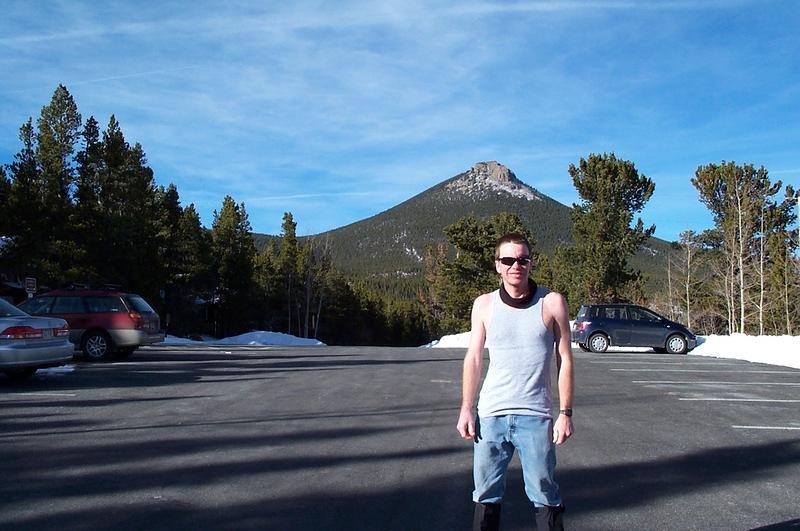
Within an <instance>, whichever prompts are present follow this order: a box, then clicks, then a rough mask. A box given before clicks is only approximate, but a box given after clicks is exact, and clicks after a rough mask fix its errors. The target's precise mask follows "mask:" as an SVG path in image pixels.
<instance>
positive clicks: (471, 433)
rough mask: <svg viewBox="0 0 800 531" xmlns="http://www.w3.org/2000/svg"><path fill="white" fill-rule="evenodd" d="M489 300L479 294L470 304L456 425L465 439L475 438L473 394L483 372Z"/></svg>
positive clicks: (476, 389)
mask: <svg viewBox="0 0 800 531" xmlns="http://www.w3.org/2000/svg"><path fill="white" fill-rule="evenodd" d="M490 300H491V299H490V298H489V297H488V296H487V295H481V296H480V297H478V298H477V299H475V302H474V303H473V305H472V318H471V321H472V330H471V332H470V336H469V347H468V348H467V355H466V356H464V369H463V373H462V380H461V412H460V414H459V416H458V425H457V426H456V428H457V429H458V433H459V434H460V435H461V437H462V438H464V439H467V440H470V439H474V438H475V395H476V394H477V393H478V385H479V384H480V380H481V374H482V373H483V346H484V344H485V343H486V327H485V325H484V322H485V315H486V312H487V306H488V304H489V302H490Z"/></svg>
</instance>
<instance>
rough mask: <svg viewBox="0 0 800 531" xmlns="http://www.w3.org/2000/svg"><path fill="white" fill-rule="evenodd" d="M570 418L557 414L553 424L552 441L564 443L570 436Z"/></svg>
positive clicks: (571, 431)
mask: <svg viewBox="0 0 800 531" xmlns="http://www.w3.org/2000/svg"><path fill="white" fill-rule="evenodd" d="M572 433H573V429H572V419H571V418H570V417H568V416H566V415H563V414H561V415H559V416H558V418H557V419H556V423H555V425H554V426H553V442H554V443H555V444H564V443H565V442H567V439H569V438H570V437H571V436H572Z"/></svg>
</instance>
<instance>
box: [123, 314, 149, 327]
mask: <svg viewBox="0 0 800 531" xmlns="http://www.w3.org/2000/svg"><path fill="white" fill-rule="evenodd" d="M128 315H130V316H131V320H132V321H133V327H134V328H135V329H136V330H141V329H143V328H144V327H145V325H146V324H147V323H146V322H145V320H144V317H142V314H140V313H136V312H130V313H129V314H128Z"/></svg>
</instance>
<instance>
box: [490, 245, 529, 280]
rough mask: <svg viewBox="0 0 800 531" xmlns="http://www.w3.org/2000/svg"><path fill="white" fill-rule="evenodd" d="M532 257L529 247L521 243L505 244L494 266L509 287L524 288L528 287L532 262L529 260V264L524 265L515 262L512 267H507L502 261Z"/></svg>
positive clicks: (501, 247)
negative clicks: (504, 259)
mask: <svg viewBox="0 0 800 531" xmlns="http://www.w3.org/2000/svg"><path fill="white" fill-rule="evenodd" d="M530 255H531V253H530V250H529V249H528V247H527V246H525V245H524V244H521V243H504V244H503V245H501V246H500V252H499V253H498V256H499V258H498V259H496V260H495V261H494V266H495V268H496V269H497V272H498V273H499V274H500V277H501V278H502V279H503V282H504V283H505V284H506V285H507V286H516V287H523V286H525V285H527V283H528V275H529V274H530V272H531V264H532V262H530V260H529V261H528V263H527V264H524V265H523V264H520V263H519V262H518V261H515V262H514V263H513V264H511V265H505V264H503V263H502V262H501V261H500V260H501V259H503V258H506V259H507V258H522V257H527V258H528V259H530Z"/></svg>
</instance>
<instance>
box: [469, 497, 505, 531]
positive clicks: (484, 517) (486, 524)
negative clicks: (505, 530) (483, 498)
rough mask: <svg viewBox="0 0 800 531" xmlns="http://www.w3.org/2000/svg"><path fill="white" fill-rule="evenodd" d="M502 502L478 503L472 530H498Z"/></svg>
mask: <svg viewBox="0 0 800 531" xmlns="http://www.w3.org/2000/svg"><path fill="white" fill-rule="evenodd" d="M500 507H501V506H500V504H499V503H476V504H475V518H474V519H473V521H472V531H498V530H499V529H500Z"/></svg>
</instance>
